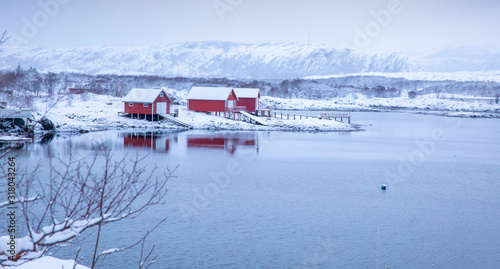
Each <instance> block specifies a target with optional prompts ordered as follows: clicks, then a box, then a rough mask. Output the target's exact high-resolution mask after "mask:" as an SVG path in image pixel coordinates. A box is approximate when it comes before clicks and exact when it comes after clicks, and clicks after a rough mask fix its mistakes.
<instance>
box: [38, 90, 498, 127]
mask: <svg viewBox="0 0 500 269" xmlns="http://www.w3.org/2000/svg"><path fill="white" fill-rule="evenodd" d="M169 94H175V97H176V99H177V100H179V101H180V102H181V105H177V106H173V107H172V108H171V109H172V110H173V109H175V108H178V109H179V118H178V119H179V120H181V121H184V122H186V123H188V124H191V125H192V126H193V127H194V128H195V129H213V130H306V131H349V130H353V129H354V128H353V127H352V126H351V125H350V124H346V123H340V122H335V121H332V120H320V119H316V118H309V119H302V120H300V119H298V117H297V118H296V119H295V120H293V119H290V120H287V119H276V118H265V121H266V122H267V123H268V126H262V125H255V124H251V123H247V122H243V121H237V120H230V119H225V118H223V117H216V116H213V115H207V114H205V113H197V112H192V111H188V110H187V109H186V105H185V96H184V95H185V92H182V91H180V92H175V91H172V90H169ZM450 97H454V98H455V99H453V100H450V99H446V98H450ZM458 98H464V99H466V96H458V95H454V96H445V95H442V96H440V98H437V97H436V95H435V94H429V95H419V96H417V97H416V98H415V99H410V98H408V97H407V94H402V97H397V98H367V97H365V96H364V95H361V94H352V95H349V96H348V97H346V98H337V99H332V100H308V99H282V98H274V97H267V96H264V97H263V98H261V105H260V106H261V107H265V108H267V107H269V106H271V107H273V109H275V110H317V111H320V110H329V111H336V110H337V111H387V110H398V111H401V110H408V111H414V112H418V113H434V114H439V115H445V116H453V117H499V113H500V104H494V103H493V104H492V103H491V102H487V101H486V100H485V101H482V100H479V99H477V100H475V101H463V99H462V100H459V99H458ZM52 104H54V105H52ZM35 108H36V113H35V114H36V115H35V117H36V118H37V119H39V118H41V117H42V116H43V115H44V114H45V112H46V111H48V112H47V117H48V118H49V119H51V120H52V121H53V122H54V124H55V125H56V126H57V130H58V131H60V132H87V131H98V130H106V129H128V128H143V129H152V128H164V129H180V128H182V127H179V126H176V125H174V124H172V123H170V122H167V121H160V122H150V121H146V120H140V119H130V118H126V117H123V116H120V115H119V114H118V112H120V111H123V103H122V102H121V98H119V97H112V96H107V95H95V94H87V95H73V96H64V97H62V98H60V99H59V100H57V101H54V100H53V101H47V100H42V99H39V100H37V101H36V102H35ZM295 114H298V112H295ZM318 116H319V115H318ZM354 123H355V121H354Z"/></svg>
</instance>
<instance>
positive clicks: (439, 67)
mask: <svg viewBox="0 0 500 269" xmlns="http://www.w3.org/2000/svg"><path fill="white" fill-rule="evenodd" d="M417 61H418V63H419V66H421V67H422V69H423V70H424V71H429V72H459V71H497V70H500V49H495V48H491V47H490V48H481V47H452V48H447V49H443V50H439V51H437V52H434V53H430V54H428V55H425V56H422V57H420V59H418V60H417Z"/></svg>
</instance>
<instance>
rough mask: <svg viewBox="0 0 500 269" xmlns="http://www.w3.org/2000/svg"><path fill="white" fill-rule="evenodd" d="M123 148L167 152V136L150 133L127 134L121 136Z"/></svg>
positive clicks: (168, 145)
mask: <svg viewBox="0 0 500 269" xmlns="http://www.w3.org/2000/svg"><path fill="white" fill-rule="evenodd" d="M123 146H124V147H134V148H150V149H152V150H154V151H160V152H168V150H169V147H170V140H169V138H168V136H157V135H155V134H151V133H127V134H124V136H123Z"/></svg>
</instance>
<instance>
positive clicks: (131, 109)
mask: <svg viewBox="0 0 500 269" xmlns="http://www.w3.org/2000/svg"><path fill="white" fill-rule="evenodd" d="M159 102H160V103H161V102H166V103H167V114H170V100H169V99H168V97H167V95H166V94H165V93H163V97H160V96H159V95H158V97H156V99H155V101H154V103H153V104H151V103H149V104H148V106H147V107H144V105H143V103H134V105H133V106H130V105H129V103H128V102H125V103H124V106H125V109H124V111H125V114H146V115H151V113H152V112H153V115H156V103H159ZM151 106H154V107H153V109H151Z"/></svg>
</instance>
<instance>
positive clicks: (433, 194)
mask: <svg viewBox="0 0 500 269" xmlns="http://www.w3.org/2000/svg"><path fill="white" fill-rule="evenodd" d="M352 115H353V122H354V123H357V124H361V125H362V128H363V129H364V131H360V132H350V133H342V132H340V133H339V132H333V133H298V132H210V131H187V132H181V133H166V134H156V135H152V134H151V133H148V132H146V131H144V130H134V131H131V132H126V131H110V132H102V133H92V134H85V135H80V136H70V137H57V138H55V139H54V140H53V141H51V142H49V143H46V144H44V145H34V146H32V147H30V149H29V150H28V151H27V152H25V153H23V155H22V156H20V157H19V158H18V159H19V160H18V162H19V163H28V162H30V161H31V162H32V161H35V160H38V159H42V160H45V159H46V158H47V156H49V155H56V156H61V157H64V156H68V154H69V152H70V151H71V152H72V153H73V154H74V155H78V156H84V157H85V156H88V155H89V154H90V153H91V146H90V145H91V142H92V141H95V140H99V141H106V143H107V144H108V145H109V146H110V147H111V148H113V150H114V152H115V154H116V155H117V156H122V155H123V154H125V153H131V154H134V153H135V152H139V153H140V154H148V153H149V154H150V155H149V157H148V160H147V162H148V164H149V165H153V164H156V165H157V166H158V167H160V168H164V167H170V168H172V167H175V166H176V165H179V167H178V169H177V171H176V178H174V179H172V180H171V181H170V182H169V184H168V188H169V193H168V196H167V199H166V204H165V205H162V206H157V207H155V208H153V209H151V210H148V211H147V212H146V213H144V214H143V215H141V216H140V217H138V218H135V219H131V220H126V221H124V222H121V223H116V224H110V225H108V226H106V227H105V229H104V238H103V240H102V244H101V246H102V248H103V249H107V248H112V247H124V246H126V245H128V244H130V243H132V242H135V241H136V240H137V239H138V238H140V237H141V236H142V235H143V234H144V233H145V232H146V231H147V230H148V229H151V228H152V227H153V226H154V225H155V223H156V222H158V221H159V220H161V219H162V218H164V217H168V220H167V221H166V222H165V223H164V224H163V225H161V226H160V227H159V228H158V229H157V230H156V231H155V232H154V233H153V234H152V235H151V236H150V237H149V238H148V241H147V243H148V244H147V245H148V246H149V247H150V246H152V245H153V244H154V245H155V251H154V254H155V255H158V257H157V258H156V264H155V265H154V266H153V268H384V267H389V268H500V121H499V120H498V119H460V118H445V117H437V116H427V115H416V114H406V113H352ZM381 184H387V190H385V191H384V190H381V188H380V186H381ZM84 235H90V236H89V237H88V238H87V239H85V240H84V242H87V243H86V244H85V246H84V248H83V250H82V252H81V256H83V257H84V258H85V260H83V261H82V263H83V264H87V265H88V260H89V259H90V258H91V249H92V247H93V245H91V243H92V239H93V236H94V234H93V232H92V231H90V232H89V233H87V234H84ZM72 251H73V249H72V248H62V249H61V250H57V251H56V252H55V253H54V254H53V255H55V256H58V257H62V258H74V254H73V252H72ZM139 252H140V249H139V248H136V249H134V250H131V251H127V252H124V253H121V254H116V255H114V256H110V257H109V258H107V259H106V261H105V263H104V265H103V268H120V269H122V268H137V264H138V259H139V254H140V253H139Z"/></svg>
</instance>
